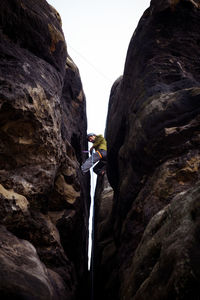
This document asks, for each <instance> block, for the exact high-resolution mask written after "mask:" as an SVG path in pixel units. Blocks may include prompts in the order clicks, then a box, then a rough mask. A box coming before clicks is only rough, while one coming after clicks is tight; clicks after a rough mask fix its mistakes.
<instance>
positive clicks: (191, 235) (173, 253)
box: [122, 182, 200, 300]
mask: <svg viewBox="0 0 200 300" xmlns="http://www.w3.org/2000/svg"><path fill="white" fill-rule="evenodd" d="M199 199H200V188H199V182H198V183H197V186H196V187H195V188H193V189H190V190H189V191H187V192H181V193H179V194H178V195H177V196H176V197H175V198H174V199H173V200H172V201H171V203H170V204H169V205H167V206H165V208H164V209H163V210H161V211H160V212H159V213H157V214H156V215H155V216H154V217H153V218H152V219H151V221H150V223H149V224H148V226H147V228H146V230H145V232H144V235H143V237H142V240H141V242H140V244H139V246H138V248H137V250H136V252H135V255H134V258H133V261H132V264H131V266H130V273H129V274H128V273H127V274H126V280H125V285H124V287H123V292H122V294H123V299H124V300H126V299H127V300H131V299H141V300H142V299H147V298H148V295H149V293H151V297H152V298H153V299H198V298H199V295H200V285H199V283H200V280H199V260H200V251H199V221H200V220H199V215H200V203H199ZM158 283H159V284H158Z"/></svg>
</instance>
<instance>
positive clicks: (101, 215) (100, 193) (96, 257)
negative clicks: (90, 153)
mask: <svg viewBox="0 0 200 300" xmlns="http://www.w3.org/2000/svg"><path fill="white" fill-rule="evenodd" d="M112 207H113V189H112V187H111V186H110V184H109V182H108V179H107V175H106V174H105V175H104V176H98V178H97V185H96V191H95V201H94V212H95V214H94V223H95V224H96V226H95V232H94V249H93V260H92V262H93V268H92V272H93V274H94V291H96V288H98V285H99V282H100V283H101V285H103V286H104V285H107V282H106V281H104V278H105V279H107V276H105V275H106V274H110V272H111V270H112V269H113V267H114V264H113V261H114V259H113V256H114V254H115V251H116V247H115V243H114V241H113V232H112V221H113V220H112ZM102 265H103V268H102ZM101 291H102V289H100V290H98V293H96V292H95V293H94V297H95V298H97V297H98V298H101V297H102V295H101ZM97 294H98V295H97ZM113 298H114V297H113Z"/></svg>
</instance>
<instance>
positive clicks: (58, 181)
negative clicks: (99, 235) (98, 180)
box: [0, 0, 89, 299]
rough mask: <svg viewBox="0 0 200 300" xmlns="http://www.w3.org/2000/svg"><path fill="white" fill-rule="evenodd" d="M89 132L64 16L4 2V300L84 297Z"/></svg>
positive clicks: (0, 176) (0, 73)
mask: <svg viewBox="0 0 200 300" xmlns="http://www.w3.org/2000/svg"><path fill="white" fill-rule="evenodd" d="M86 127H87V121H86V113H85V96H84V93H83V89H82V84H81V80H80V76H79V72H78V69H77V67H76V66H75V64H74V62H73V61H72V59H71V58H70V57H69V55H68V53H67V47H66V42H65V38H64V35H63V32H62V29H61V20H60V16H59V14H58V13H57V12H56V10H55V9H54V8H53V7H51V6H50V5H48V3H47V2H46V1H44V0H40V1H36V0H34V1H33V0H23V1H19V0H9V1H5V0H2V1H1V2H0V199H1V201H0V217H1V218H0V223H1V226H2V228H1V231H2V234H1V246H0V248H1V249H0V252H1V253H0V256H1V259H0V261H1V268H0V278H1V280H0V297H1V298H2V299H8V298H9V297H11V298H13V299H22V298H23V299H30V298H31V299H81V296H80V295H78V294H77V291H78V290H79V291H80V286H82V285H83V283H84V280H85V279H86V275H87V236H88V228H87V227H88V225H87V224H88V205H89V194H88V189H89V188H88V187H89V185H88V184H89V182H88V180H89V179H88V178H87V177H85V178H82V176H81V174H80V172H79V166H80V163H81V162H82V160H83V159H84V157H83V155H82V150H85V148H86V146H87V145H86V144H85V141H86V139H85V137H86ZM13 252H14V254H12V253H13ZM5 274H8V275H5ZM2 278H4V280H2ZM20 278H21V279H20ZM23 278H26V280H24V281H23V282H22V279H23Z"/></svg>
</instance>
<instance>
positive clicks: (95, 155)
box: [81, 150, 107, 173]
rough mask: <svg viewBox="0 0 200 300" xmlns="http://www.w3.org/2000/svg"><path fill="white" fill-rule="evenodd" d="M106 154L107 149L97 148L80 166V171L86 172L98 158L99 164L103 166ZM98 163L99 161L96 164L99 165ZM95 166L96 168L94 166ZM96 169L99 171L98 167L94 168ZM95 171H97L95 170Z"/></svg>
mask: <svg viewBox="0 0 200 300" xmlns="http://www.w3.org/2000/svg"><path fill="white" fill-rule="evenodd" d="M106 154H107V151H105V150H98V151H97V152H95V153H93V154H92V155H91V156H90V157H89V158H88V159H87V160H86V161H85V162H84V164H83V165H82V166H81V170H82V172H83V173H86V172H88V171H89V169H90V168H91V167H92V166H93V165H94V164H95V163H96V162H98V161H99V160H101V165H102V164H103V166H104V165H105V160H106ZM103 162H104V163H103ZM99 164H100V162H99V163H98V164H97V165H99ZM95 168H96V166H95ZM95 168H94V171H95ZM96 170H98V172H99V171H100V170H99V168H96ZM95 173H97V172H95Z"/></svg>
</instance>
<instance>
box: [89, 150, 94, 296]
mask: <svg viewBox="0 0 200 300" xmlns="http://www.w3.org/2000/svg"><path fill="white" fill-rule="evenodd" d="M93 153H94V151H93V150H92V166H93ZM91 213H92V241H91V242H92V245H91V270H90V272H91V300H94V171H93V168H92V169H91Z"/></svg>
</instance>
